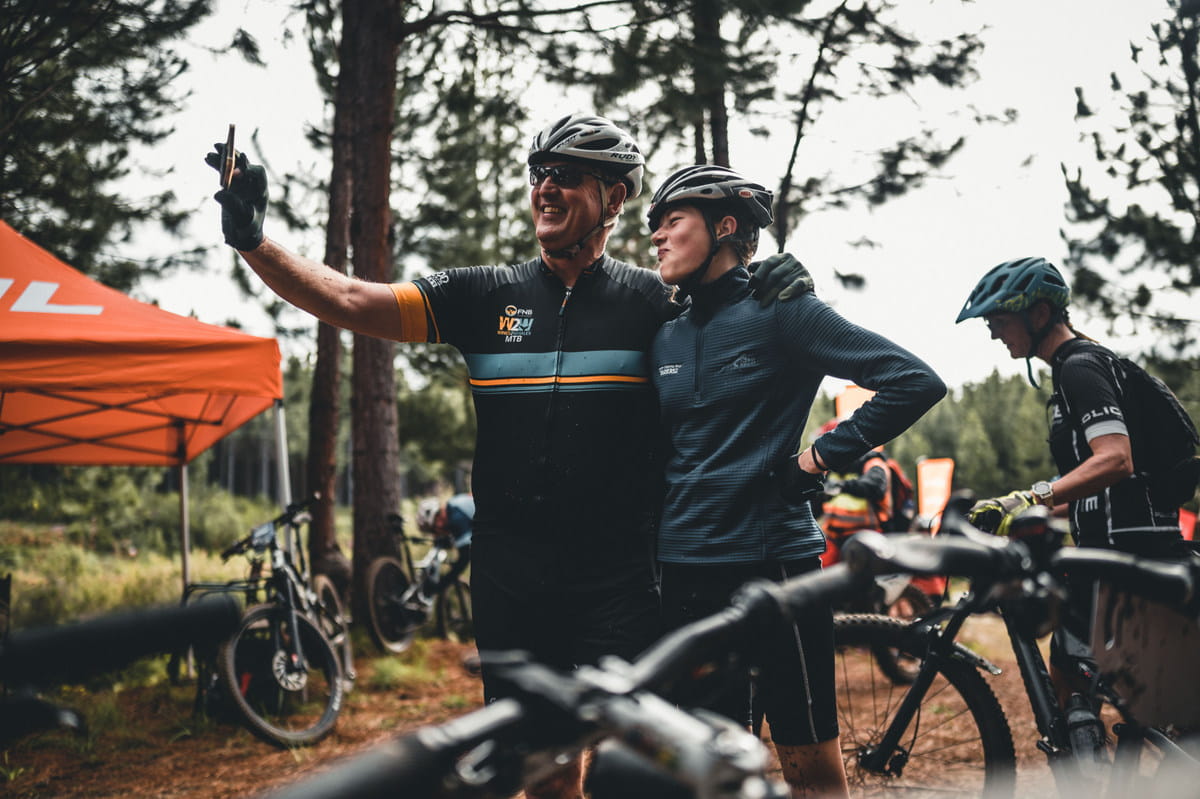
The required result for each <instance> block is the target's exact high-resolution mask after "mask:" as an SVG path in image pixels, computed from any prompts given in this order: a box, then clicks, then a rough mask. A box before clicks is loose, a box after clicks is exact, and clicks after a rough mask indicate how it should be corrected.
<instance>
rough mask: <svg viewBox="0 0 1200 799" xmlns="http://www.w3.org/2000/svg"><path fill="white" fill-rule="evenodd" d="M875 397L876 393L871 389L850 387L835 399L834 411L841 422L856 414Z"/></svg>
mask: <svg viewBox="0 0 1200 799" xmlns="http://www.w3.org/2000/svg"><path fill="white" fill-rule="evenodd" d="M873 396H875V392H874V391H872V390H871V389H869V388H863V387H861V386H856V385H853V384H851V385H848V386H846V387H845V388H844V389H842V393H840V394H838V395H837V397H835V398H834V400H833V403H834V409H835V413H836V414H837V418H838V419H839V420H841V419H846V418H848V417H849V416H850V414H852V413H854V412H855V411H857V410H858V409H859V407H861V406H862V404H863V403H864V402H866V401H867V400H869V399H870V398H871V397H873Z"/></svg>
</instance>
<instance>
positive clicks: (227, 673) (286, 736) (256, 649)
mask: <svg viewBox="0 0 1200 799" xmlns="http://www.w3.org/2000/svg"><path fill="white" fill-rule="evenodd" d="M289 615H292V614H289V613H288V612H287V611H286V609H285V608H282V607H280V606H278V605H256V606H255V607H252V608H250V609H249V610H247V611H246V613H245V615H244V616H243V617H242V624H241V626H240V627H239V628H238V631H237V632H236V633H235V634H234V636H233V638H231V639H230V640H229V642H228V643H226V644H225V645H224V646H223V647H222V649H221V654H220V657H219V658H218V661H217V666H218V669H219V672H220V676H221V681H222V682H223V683H224V685H225V688H226V690H227V691H228V693H229V696H230V697H232V699H233V703H234V706H235V707H237V709H238V711H239V713H240V714H241V715H242V717H243V720H244V721H245V722H246V725H247V726H248V727H249V728H250V731H251V732H253V733H254V734H255V735H257V736H258V737H260V738H262V739H263V740H265V741H268V742H270V743H273V744H277V745H279V746H308V745H310V744H314V743H316V742H317V741H319V740H321V739H322V738H324V737H325V736H326V735H328V734H329V733H330V731H332V730H333V726H334V724H335V723H336V722H337V717H338V713H339V712H340V711H341V709H342V699H343V696H344V690H345V689H344V686H343V684H342V669H341V665H340V664H339V662H338V656H337V653H336V652H334V650H333V647H332V646H331V645H330V643H329V640H328V639H327V638H325V636H324V635H322V634H321V631H320V629H319V628H318V627H317V626H316V625H315V624H314V623H313V622H312V621H311V620H310V619H308V618H307V617H305V616H303V615H302V614H300V613H298V612H297V613H296V614H294V617H295V620H296V623H295V628H294V629H293V627H292V624H291V622H290V620H289V618H288V617H289ZM297 639H298V640H299V644H300V651H301V652H302V653H303V660H304V668H302V669H298V668H296V667H295V659H296V655H295V651H296V647H295V644H296V642H297Z"/></svg>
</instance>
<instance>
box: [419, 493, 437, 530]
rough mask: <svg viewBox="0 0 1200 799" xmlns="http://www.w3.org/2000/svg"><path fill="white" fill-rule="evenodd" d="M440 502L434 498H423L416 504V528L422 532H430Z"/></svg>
mask: <svg viewBox="0 0 1200 799" xmlns="http://www.w3.org/2000/svg"><path fill="white" fill-rule="evenodd" d="M441 509H442V503H441V502H439V501H438V500H436V499H423V500H421V501H420V503H418V504H417V529H418V530H420V531H421V532H423V533H432V532H433V531H434V529H433V525H434V522H435V521H436V520H437V515H438V511H440V510H441Z"/></svg>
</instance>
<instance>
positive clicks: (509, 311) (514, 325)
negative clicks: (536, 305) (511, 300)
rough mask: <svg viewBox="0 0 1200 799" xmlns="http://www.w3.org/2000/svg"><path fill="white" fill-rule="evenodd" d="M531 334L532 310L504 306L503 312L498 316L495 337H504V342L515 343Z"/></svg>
mask: <svg viewBox="0 0 1200 799" xmlns="http://www.w3.org/2000/svg"><path fill="white" fill-rule="evenodd" d="M532 332H533V310H532V309H531V308H518V307H517V306H515V305H508V306H505V308H504V312H503V313H502V314H501V315H500V327H499V329H498V330H497V331H496V333H497V335H501V336H504V340H505V341H506V342H508V341H512V342H516V341H520V340H521V339H522V338H523V337H525V336H528V335H529V334H530V333H532Z"/></svg>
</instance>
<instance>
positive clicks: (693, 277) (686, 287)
mask: <svg viewBox="0 0 1200 799" xmlns="http://www.w3.org/2000/svg"><path fill="white" fill-rule="evenodd" d="M701 213H703V211H701ZM704 221H705V222H706V223H707V225H708V235H709V238H711V239H712V245H711V246H710V247H709V248H708V257H707V258H705V259H704V262H703V263H701V264H700V266H698V267H696V268H695V270H693V271H692V273H691V274H690V275H688V276H687V277H685V278H684V279H683V280H681V281H679V283H678V284H677V285H676V288H677V290H678V292H679V294H680V296H681V297H686V296H687V295H689V294H691V293H692V292H694V291H695V290H696V289H698V288H699V287H700V286H701V285H703V283H704V276H705V275H707V274H708V269H709V267H710V266H712V262H713V259H714V258H716V257H717V253H718V252H720V251H721V245H722V244H724V243H725V242H727V241H730V240H731V239H732V238H733V235H732V234H731V235H729V236H721V237H718V236H717V223H716V222H714V221H712V220H710V219H709V218H708V216H707V215H705V217H704Z"/></svg>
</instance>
